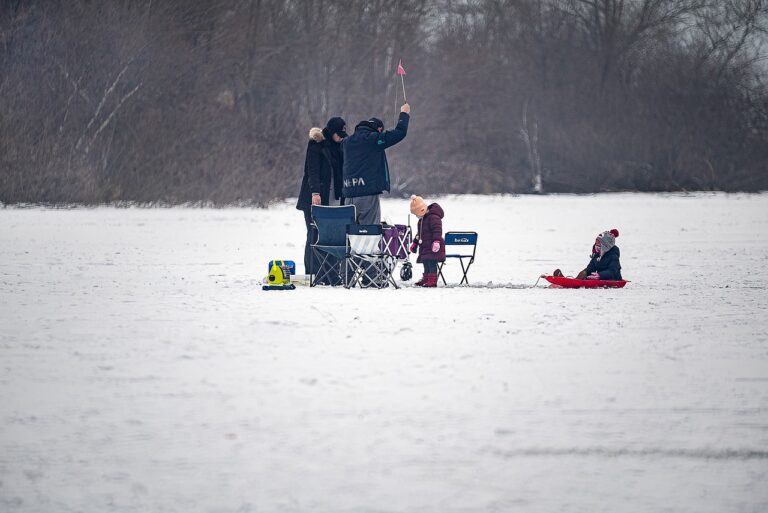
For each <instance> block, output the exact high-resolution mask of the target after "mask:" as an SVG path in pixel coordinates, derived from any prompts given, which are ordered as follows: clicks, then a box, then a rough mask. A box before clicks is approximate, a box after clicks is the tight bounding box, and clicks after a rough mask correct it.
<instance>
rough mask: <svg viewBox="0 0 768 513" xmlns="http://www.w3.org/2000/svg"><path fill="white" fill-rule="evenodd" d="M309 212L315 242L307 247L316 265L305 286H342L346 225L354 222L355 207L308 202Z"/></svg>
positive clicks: (345, 253)
mask: <svg viewBox="0 0 768 513" xmlns="http://www.w3.org/2000/svg"><path fill="white" fill-rule="evenodd" d="M311 213H312V222H313V223H314V225H315V227H316V228H317V241H315V243H314V244H311V245H310V247H311V248H312V253H313V255H314V258H317V261H318V262H319V264H318V267H317V270H316V271H315V274H310V275H309V286H310V287H314V286H315V285H319V284H322V285H342V284H343V282H342V278H341V276H342V270H341V266H342V265H343V264H344V263H345V257H346V255H347V225H349V224H354V222H355V217H356V216H357V211H356V210H355V206H354V205H344V206H341V207H327V206H322V205H312V212H311Z"/></svg>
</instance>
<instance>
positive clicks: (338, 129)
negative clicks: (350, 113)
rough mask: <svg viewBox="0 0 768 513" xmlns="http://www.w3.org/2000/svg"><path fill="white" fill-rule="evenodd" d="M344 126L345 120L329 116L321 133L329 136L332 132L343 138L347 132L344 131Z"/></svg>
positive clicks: (345, 124)
mask: <svg viewBox="0 0 768 513" xmlns="http://www.w3.org/2000/svg"><path fill="white" fill-rule="evenodd" d="M346 126H347V122H346V121H344V120H343V119H342V118H338V117H337V118H331V119H329V120H328V123H326V124H325V128H324V129H323V135H325V136H326V137H327V138H330V137H331V136H332V135H333V134H337V135H338V136H339V137H342V138H344V137H346V136H347V132H345V131H344V128H345V127H346Z"/></svg>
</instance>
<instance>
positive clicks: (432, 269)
mask: <svg viewBox="0 0 768 513" xmlns="http://www.w3.org/2000/svg"><path fill="white" fill-rule="evenodd" d="M422 264H424V274H434V273H437V262H435V261H434V260H424V261H423V262H422Z"/></svg>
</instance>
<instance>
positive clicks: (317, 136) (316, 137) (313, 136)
mask: <svg viewBox="0 0 768 513" xmlns="http://www.w3.org/2000/svg"><path fill="white" fill-rule="evenodd" d="M309 140H310V141H315V142H316V143H320V142H323V141H324V140H325V136H324V135H323V129H322V128H318V127H316V126H315V127H312V128H310V129H309Z"/></svg>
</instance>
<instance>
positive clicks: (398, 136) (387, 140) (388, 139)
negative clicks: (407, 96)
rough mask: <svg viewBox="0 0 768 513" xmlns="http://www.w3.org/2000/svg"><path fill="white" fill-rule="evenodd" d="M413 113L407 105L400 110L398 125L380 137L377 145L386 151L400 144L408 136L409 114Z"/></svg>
mask: <svg viewBox="0 0 768 513" xmlns="http://www.w3.org/2000/svg"><path fill="white" fill-rule="evenodd" d="M410 111H411V108H410V106H409V105H408V104H407V103H406V104H405V105H403V107H402V108H401V109H400V117H399V118H398V120H397V125H396V126H395V128H393V129H392V130H385V131H384V132H382V133H381V135H380V136H379V140H378V141H377V144H378V145H379V147H380V148H382V149H384V150H386V149H387V148H389V147H390V146H394V145H395V144H397V143H399V142H400V141H402V140H403V139H405V136H406V135H407V134H408V121H410V119H411V115H410V114H409V113H410Z"/></svg>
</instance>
